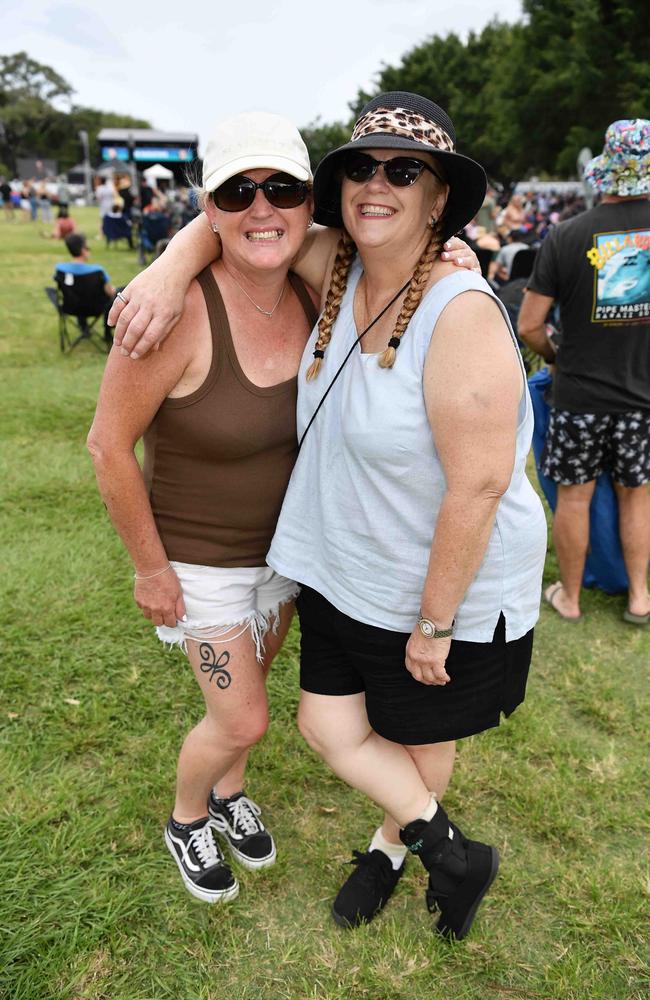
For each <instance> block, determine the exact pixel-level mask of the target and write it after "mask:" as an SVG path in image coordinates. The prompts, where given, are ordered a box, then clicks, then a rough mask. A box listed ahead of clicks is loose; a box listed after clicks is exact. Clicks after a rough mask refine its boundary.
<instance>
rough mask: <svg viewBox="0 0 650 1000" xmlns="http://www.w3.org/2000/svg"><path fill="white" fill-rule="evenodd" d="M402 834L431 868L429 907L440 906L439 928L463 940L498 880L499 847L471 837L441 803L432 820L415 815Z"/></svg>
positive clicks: (409, 845)
mask: <svg viewBox="0 0 650 1000" xmlns="http://www.w3.org/2000/svg"><path fill="white" fill-rule="evenodd" d="M400 837H401V839H402V842H403V843H404V844H406V846H407V847H408V849H409V851H411V853H412V854H417V855H418V857H419V858H420V861H421V862H422V864H423V865H424V867H425V868H426V870H427V871H428V873H429V885H428V888H427V892H426V900H427V906H428V908H429V912H430V913H434V912H435V911H436V910H439V911H440V919H439V920H438V924H437V927H436V930H437V931H438V932H439V933H440V934H443V935H446V936H449V937H453V938H456V940H458V941H460V940H461V939H462V938H464V937H465V935H466V934H467V933H468V931H469V929H470V927H471V926H472V921H473V920H474V916H475V915H476V911H477V909H478V907H479V903H480V902H481V900H482V899H483V897H484V895H485V893H486V892H487V891H488V889H489V888H490V886H491V885H492V883H493V882H494V879H495V876H496V873H497V870H498V868H499V855H498V853H497V850H496V848H495V847H490V846H489V844H481V843H479V841H477V840H467V839H466V838H465V837H464V836H463V834H462V833H461V832H460V830H459V829H458V827H457V826H455V825H454V824H453V823H450V822H449V819H448V818H447V814H446V813H445V810H444V809H443V808H442V806H440V805H439V806H438V808H437V810H436V814H435V816H434V817H433V819H432V820H429V821H428V822H427V820H424V819H416V820H414V821H413V822H412V823H409V824H408V826H405V827H404V829H403V830H400Z"/></svg>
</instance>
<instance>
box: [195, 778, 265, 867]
mask: <svg viewBox="0 0 650 1000" xmlns="http://www.w3.org/2000/svg"><path fill="white" fill-rule="evenodd" d="M261 811H262V810H261V809H260V807H259V806H257V805H255V803H254V802H252V801H251V800H250V799H249V798H247V797H246V795H244V793H243V792H237V794H236V795H233V796H231V798H229V799H218V798H217V797H216V795H215V794H214V792H213V791H212V792H210V797H209V799H208V812H209V814H210V817H211V820H212V824H213V826H214V827H215V829H217V830H218V831H219V833H221V834H222V835H223V837H224V838H225V839H226V840H227V841H228V846H229V848H230V850H231V852H232V854H233V857H235V858H236V859H237V861H239V863H240V864H242V865H244V867H245V868H251V869H255V868H266V867H268V865H272V864H273V862H274V861H275V844H274V842H273V837H272V836H271V834H270V833H269V831H268V830H267V829H266V827H265V826H264V824H263V823H262V820H261V819H260V814H261Z"/></svg>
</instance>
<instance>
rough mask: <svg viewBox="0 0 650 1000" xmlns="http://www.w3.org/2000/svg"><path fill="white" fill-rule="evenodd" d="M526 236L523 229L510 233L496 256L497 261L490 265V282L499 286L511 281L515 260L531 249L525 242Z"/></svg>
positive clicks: (513, 230)
mask: <svg viewBox="0 0 650 1000" xmlns="http://www.w3.org/2000/svg"><path fill="white" fill-rule="evenodd" d="M525 235H526V233H525V231H524V230H521V229H512V230H511V231H510V232H509V233H508V235H507V236H506V242H505V245H504V246H502V247H501V249H500V250H499V252H498V254H497V255H496V259H495V260H493V261H492V263H491V264H490V270H489V271H488V280H489V281H491V282H493V283H494V284H495V285H498V286H500V285H505V283H506V282H507V281H510V271H511V270H512V262H513V260H514V259H515V257H516V256H517V254H518V253H519V251H520V250H528V249H529V245H528V243H524V242H523V237H524V236H525Z"/></svg>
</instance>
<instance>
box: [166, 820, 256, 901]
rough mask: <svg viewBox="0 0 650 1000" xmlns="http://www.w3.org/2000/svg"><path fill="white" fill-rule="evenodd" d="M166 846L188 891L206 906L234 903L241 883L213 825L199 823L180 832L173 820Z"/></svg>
mask: <svg viewBox="0 0 650 1000" xmlns="http://www.w3.org/2000/svg"><path fill="white" fill-rule="evenodd" d="M165 843H166V844H167V847H168V848H169V851H170V853H171V856H172V857H173V859H174V861H175V862H176V864H177V865H178V870H179V871H180V873H181V876H182V879H183V882H184V883H185V888H186V889H187V891H188V892H191V893H192V895H193V896H196V898H197V899H202V900H203V901H204V902H206V903H220V902H223V901H225V900H227V899H234V898H235V896H236V895H237V893H238V892H239V883H238V881H237V879H236V878H235V876H234V875H233V873H232V872H231V870H230V868H229V867H228V865H227V864H226V862H225V861H224V857H223V854H222V853H221V849H220V848H219V845H218V844H217V843H216V841H215V839H214V834H213V832H212V821H211V820H209V819H208V817H207V816H206V817H205V819H197V820H196V822H195V823H188V825H187V827H186V828H185V829H182V830H177V829H176V828H175V827H174V826H172V822H171V819H170V820H169V821H168V823H167V826H166V827H165Z"/></svg>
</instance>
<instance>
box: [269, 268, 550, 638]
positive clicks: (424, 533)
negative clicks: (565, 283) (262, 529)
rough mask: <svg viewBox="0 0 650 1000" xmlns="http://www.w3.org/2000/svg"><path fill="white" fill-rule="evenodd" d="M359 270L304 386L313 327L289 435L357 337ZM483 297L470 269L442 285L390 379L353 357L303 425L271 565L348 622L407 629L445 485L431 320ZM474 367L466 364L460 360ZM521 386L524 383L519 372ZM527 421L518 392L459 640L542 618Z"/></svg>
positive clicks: (412, 328)
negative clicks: (432, 418) (429, 399)
mask: <svg viewBox="0 0 650 1000" xmlns="http://www.w3.org/2000/svg"><path fill="white" fill-rule="evenodd" d="M361 273H362V266H361V263H360V261H359V260H358V258H357V259H356V260H355V261H354V262H353V264H352V267H351V269H350V274H349V278H348V287H347V289H346V292H345V295H344V298H343V301H342V303H341V310H340V313H339V317H338V319H337V321H336V325H335V328H334V330H333V331H332V339H331V341H330V344H329V345H328V347H327V350H326V351H325V358H324V363H323V367H322V368H321V371H320V373H319V376H318V378H317V379H315V380H314V381H313V382H307V381H306V379H305V371H306V369H307V367H308V366H309V364H310V363H311V360H312V352H313V350H314V343H315V340H316V336H317V331H316V330H314V331H313V332H312V335H311V337H310V340H309V342H308V344H307V347H306V349H305V353H304V355H303V359H302V362H301V366H300V373H299V375H298V433H299V435H301V434H302V433H303V431H304V429H305V427H306V426H307V424H308V422H309V420H310V418H311V416H312V414H313V412H314V410H315V408H316V406H317V405H318V403H319V401H320V399H321V397H322V395H323V393H324V392H325V390H326V389H327V386H328V385H329V384H330V382H331V379H332V377H333V375H334V373H335V372H336V371H337V369H338V367H339V365H340V364H341V362H342V360H343V358H344V357H345V355H346V353H347V351H348V350H349V348H350V346H351V345H352V343H353V342H354V340H355V339H356V337H357V331H356V328H355V324H354V319H353V314H352V304H353V300H354V292H355V289H356V286H357V283H358V281H359V278H360V276H361ZM472 289H473V290H478V291H482V292H485V293H486V294H487V295H490V296H492V298H494V299H495V301H496V302H497V303H498V305H499V306H500V308H501V312H502V313H503V316H504V319H505V322H506V323H507V325H508V328H509V330H510V333H511V335H512V337H513V345H514V347H515V349H516V350H517V353H519V352H518V349H517V347H516V341H515V338H514V334H513V333H512V328H511V326H510V323H509V320H508V317H507V314H506V312H505V309H504V308H503V306H501V303H499V302H498V300H497V299H496V297H495V296H494V294H493V292H492V290H491V288H490V286H489V285H488V284H487V282H486V281H484V279H483V278H482V277H480V276H479V275H477V274H474V273H473V272H471V271H468V270H462V271H458V272H456V273H454V274H451V275H448V276H447V277H445V278H442V279H441V280H440V281H439V282H438V283H437V284H435V285H434V286H433V287H432V288H430V289H429V291H428V292H427V293H426V295H424V296H423V298H422V301H421V302H420V305H419V307H418V309H417V310H416V311H415V313H414V314H413V317H412V319H411V322H410V323H409V326H408V328H407V330H406V331H405V333H404V335H403V337H402V340H401V344H400V346H399V349H398V351H397V360H396V362H395V365H394V367H393V368H392V369H383V368H380V367H379V364H378V356H377V355H376V354H363V353H362V352H361V349H360V348H359V347H358V348H356V349H355V350H354V351H353V353H352V356H351V357H350V359H349V360H348V362H347V364H346V365H345V368H344V369H343V372H342V373H341V375H340V376H339V379H338V380H337V382H336V384H335V385H334V387H333V389H332V391H331V392H330V394H329V396H328V397H327V399H326V400H325V403H324V404H323V406H322V408H321V410H320V411H319V413H318V416H317V417H316V420H315V421H314V423H313V424H312V426H311V428H310V430H309V433H308V434H307V437H306V438H305V442H304V444H303V446H302V450H301V452H300V455H299V456H298V461H297V463H296V465H295V468H294V470H293V474H292V476H291V480H290V482H289V487H288V489H287V493H286V495H285V499H284V504H283V506H282V512H281V514H280V519H279V521H278V526H277V529H276V532H275V536H274V538H273V541H272V543H271V549H270V552H269V555H268V559H267V561H268V563H269V565H270V566H272V567H273V568H274V569H275V570H277V571H278V572H279V573H282V574H283V575H284V576H287V577H290V578H291V579H294V580H297V581H299V582H300V583H304V584H307V585H308V586H310V587H313V588H314V589H315V590H317V591H318V592H319V593H321V594H322V595H323V596H324V597H326V598H327V599H328V600H329V601H330V602H331V603H332V604H333V605H334V606H335V607H336V608H338V609H339V610H340V611H342V612H344V613H345V614H346V615H349V616H350V617H351V618H354V619H356V620H357V621H361V622H365V623H367V624H369V625H375V626H377V627H379V628H385V629H389V630H391V631H395V632H411V630H412V629H413V626H414V624H415V622H416V619H417V615H418V611H419V608H420V598H421V594H422V588H423V586H424V581H425V577H426V574H427V569H428V562H429V553H430V549H431V543H432V540H433V534H434V532H435V528H436V520H437V517H438V511H439V509H440V505H441V503H442V499H443V496H444V494H445V491H446V484H445V477H444V473H443V469H442V465H441V462H440V459H439V457H438V453H437V451H436V446H435V442H434V440H433V435H432V433H431V428H430V425H429V420H428V418H427V413H426V409H425V401H424V392H423V386H422V376H423V371H424V363H425V359H426V355H427V350H428V347H429V343H430V341H431V337H432V335H433V334H434V333H435V326H436V322H437V320H438V317H439V315H440V313H441V312H442V310H443V309H444V307H445V306H446V305H447V303H448V302H450V301H451V299H453V298H454V297H455V296H456V295H459V294H461V293H462V292H465V291H468V290H472ZM468 364H471V358H469V359H468ZM522 377H523V378H524V384H525V374H524V371H523V365H522ZM532 432H533V411H532V405H531V401H530V395H529V393H528V387H527V386H526V387H525V390H524V393H523V396H522V399H521V403H520V406H519V416H518V426H517V441H516V454H515V463H514V469H513V473H512V479H511V481H510V485H509V487H508V489H507V491H506V492H505V494H504V495H503V496H502V498H501V500H500V502H499V506H498V509H497V514H496V520H495V524H494V528H493V530H492V534H491V537H490V540H489V542H488V546H487V549H486V552H485V557H484V559H483V562H482V563H481V566H480V567H479V570H478V572H477V573H476V576H475V577H474V579H473V580H472V582H471V584H470V586H469V587H468V589H467V591H466V593H465V596H464V598H463V600H462V602H461V604H460V606H459V608H458V610H457V613H456V631H455V638H456V639H464V640H469V641H473V642H490V641H491V639H492V637H493V634H494V629H495V627H496V624H497V621H498V619H499V615H500V613H501V612H503V614H504V616H505V620H506V639H507V641H511V640H513V639H518V638H519V637H520V636H522V635H524V634H525V633H526V632H528V631H529V629H531V628H532V627H533V625H534V624H535V622H536V621H537V617H538V613H539V601H540V590H541V580H542V570H543V567H544V558H545V555H546V519H545V516H544V511H543V508H542V505H541V502H540V500H539V497H538V496H537V494H536V493H535V491H534V489H533V487H532V486H531V484H530V482H529V481H528V479H527V478H526V457H527V455H528V452H529V450H530V444H531V438H532Z"/></svg>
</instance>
